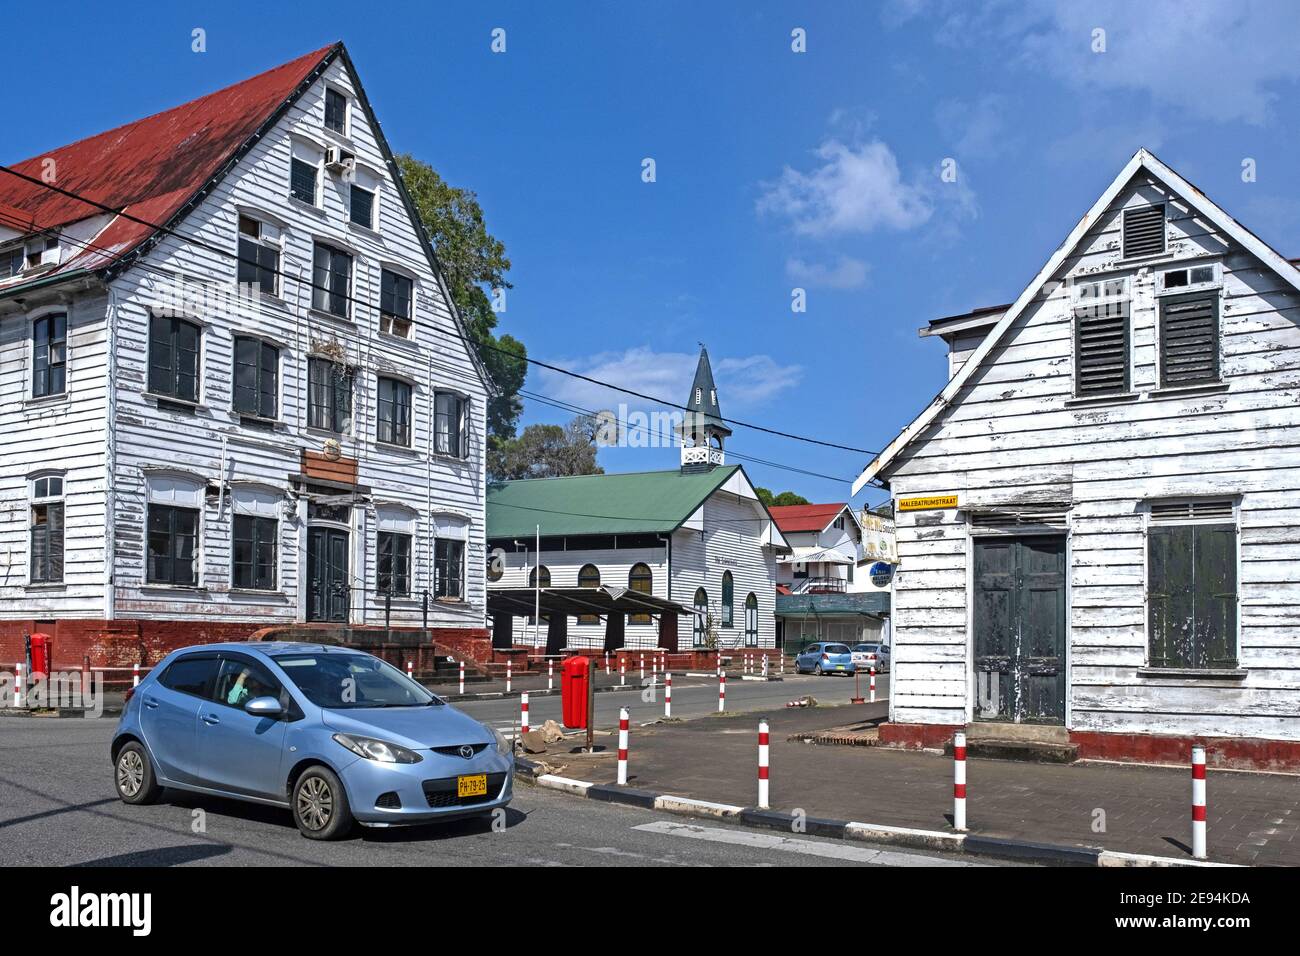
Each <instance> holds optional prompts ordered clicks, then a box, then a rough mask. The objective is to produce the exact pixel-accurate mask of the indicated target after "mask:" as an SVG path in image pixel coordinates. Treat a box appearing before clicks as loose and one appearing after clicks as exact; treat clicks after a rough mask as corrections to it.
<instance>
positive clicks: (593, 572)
mask: <svg viewBox="0 0 1300 956" xmlns="http://www.w3.org/2000/svg"><path fill="white" fill-rule="evenodd" d="M578 587H580V588H598V587H600V568H598V567H596V565H594V564H590V563H588V564H584V565H583V566H582V567H581V568H579V569H578ZM578 623H579V624H599V623H600V615H599V614H579V615H578Z"/></svg>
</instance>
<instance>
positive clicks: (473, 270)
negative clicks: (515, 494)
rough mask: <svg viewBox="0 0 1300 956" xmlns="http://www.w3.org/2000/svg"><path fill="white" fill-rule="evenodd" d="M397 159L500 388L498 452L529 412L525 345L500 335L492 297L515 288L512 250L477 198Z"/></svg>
mask: <svg viewBox="0 0 1300 956" xmlns="http://www.w3.org/2000/svg"><path fill="white" fill-rule="evenodd" d="M396 159H397V165H398V168H400V169H401V171H402V179H403V181H404V182H405V183H406V189H407V191H408V192H409V193H410V194H411V199H412V200H414V202H415V209H416V212H417V213H419V216H420V220H421V222H422V223H423V224H424V228H425V230H426V231H427V232H428V234H429V240H430V241H431V242H432V243H433V251H434V253H435V255H437V257H438V262H439V263H440V264H441V265H442V270H443V273H444V274H445V275H446V278H447V285H448V286H449V289H448V291H449V292H450V294H451V298H452V301H453V302H455V304H456V309H457V310H458V311H459V312H460V315H461V318H462V319H464V320H465V325H466V326H467V327H468V329H469V334H470V340H471V341H472V342H473V344H474V348H475V350H476V351H477V352H478V357H479V360H480V361H481V362H482V363H483V366H484V367H485V368H486V369H487V371H488V374H489V375H491V376H492V381H493V383H494V384H495V385H496V388H497V391H498V394H497V395H496V397H494V398H492V399H491V400H490V401H489V402H488V408H487V424H488V448H489V449H491V448H494V447H497V446H499V445H500V444H501V443H502V442H504V441H508V440H510V439H512V438H514V437H515V432H516V429H517V427H518V425H519V415H520V413H521V412H522V411H523V401H522V400H521V399H520V398H519V390H520V389H521V388H523V385H524V377H525V375H526V374H527V372H528V363H527V361H525V359H526V357H527V355H528V352H527V350H526V349H525V348H524V344H523V343H522V342H520V341H519V340H518V339H516V338H515V337H514V336H512V335H500V336H498V335H497V334H496V333H495V331H494V329H496V325H497V313H496V312H494V311H493V309H492V300H491V298H490V297H489V293H490V292H491V291H492V290H497V289H501V290H505V289H509V288H511V285H510V283H509V282H508V281H506V277H505V276H506V273H507V272H509V271H510V259H509V258H507V256H506V247H505V245H504V244H503V243H502V242H501V241H500V240H499V239H496V238H495V237H493V236H492V234H491V233H489V232H488V231H487V226H486V224H485V223H484V222H483V209H482V207H481V206H479V203H478V197H477V196H476V195H475V194H474V193H473V192H471V191H470V190H468V189H459V188H457V187H455V186H452V185H449V184H448V183H447V181H446V180H444V179H443V178H442V177H441V176H439V175H438V173H437V172H436V171H435V170H434V169H433V167H432V166H430V165H429V164H427V163H423V162H420V160H418V159H416V158H415V157H413V156H411V155H409V154H406V153H401V154H399V155H398V156H397V157H396ZM497 349H501V350H503V351H504V352H505V353H508V354H502V352H499V351H497Z"/></svg>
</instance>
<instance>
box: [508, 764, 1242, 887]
mask: <svg viewBox="0 0 1300 956" xmlns="http://www.w3.org/2000/svg"><path fill="white" fill-rule="evenodd" d="M515 768H516V770H515V772H516V776H517V777H518V776H522V777H523V778H524V779H525V780H527V781H528V782H529V783H532V784H535V785H536V786H539V787H545V788H547V789H550V790H558V791H560V792H562V793H568V794H573V795H575V796H580V797H586V798H587V799H590V800H602V801H604V802H606V803H621V804H625V805H628V806H634V807H641V808H642V809H646V810H659V811H662V812H665V813H673V814H677V815H679V816H686V817H696V818H704V819H714V820H727V821H730V822H732V823H739V824H740V825H742V826H747V827H753V828H756V829H765V830H782V831H784V832H786V833H789V832H791V831H792V830H793V824H794V821H795V815H794V814H793V813H789V812H786V811H782V810H760V809H758V808H757V807H741V806H735V805H733V804H728V803H712V802H710V801H707V800H697V799H694V798H692V797H680V796H674V795H671V794H664V793H654V792H652V791H649V790H640V789H637V788H635V787H620V786H618V785H616V784H611V783H589V782H588V781H585V780H573V779H571V778H568V777H559V776H556V775H555V774H541V775H538V774H537V773H536V771H537V770H538V769H539V768H538V765H537V764H536V763H534V762H533V761H531V760H528V759H527V758H524V757H516V758H515ZM801 824H802V827H803V829H802V830H801V831H800V833H801V834H807V835H808V836H820V837H829V838H831V839H837V840H861V841H864V842H870V843H886V844H890V845H893V846H902V847H910V848H912V849H918V850H942V851H945V852H950V853H952V852H956V853H966V854H970V855H971V856H987V857H993V858H997V859H1003V860H1018V861H1022V862H1027V863H1028V862H1034V863H1057V864H1063V865H1066V866H1091V867H1139V866H1143V867H1183V866H1186V867H1234V868H1235V867H1237V866H1238V865H1239V864H1236V863H1213V862H1209V861H1206V860H1192V859H1180V858H1178V857H1170V856H1153V855H1150V854H1146V853H1127V852H1124V851H1121V850H1104V849H1102V848H1101V847H1084V846H1062V845H1059V844H1055V843H1035V842H1033V841H1030V840H1011V839H1004V838H1001V837H986V836H976V835H973V834H968V833H949V832H945V831H943V830H919V829H913V828H910V827H895V826H886V825H884V824H874V823H856V822H853V821H850V820H832V819H828V818H825V817H812V816H804V817H802V818H801Z"/></svg>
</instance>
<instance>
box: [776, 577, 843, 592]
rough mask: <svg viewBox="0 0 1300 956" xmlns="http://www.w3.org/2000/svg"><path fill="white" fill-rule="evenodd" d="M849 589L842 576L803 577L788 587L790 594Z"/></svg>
mask: <svg viewBox="0 0 1300 956" xmlns="http://www.w3.org/2000/svg"><path fill="white" fill-rule="evenodd" d="M848 589H849V585H848V581H846V580H845V579H844V578H804V579H802V580H800V581H796V582H795V583H794V584H793V585H791V587H790V593H791V594H843V593H844V592H845V591H847V590H848Z"/></svg>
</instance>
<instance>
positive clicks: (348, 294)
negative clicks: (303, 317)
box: [311, 242, 355, 320]
mask: <svg viewBox="0 0 1300 956" xmlns="http://www.w3.org/2000/svg"><path fill="white" fill-rule="evenodd" d="M322 255H324V256H325V257H326V260H325V261H324V262H322V261H321V257H322ZM340 265H343V266H345V268H342V269H340V268H339V267H340ZM354 267H355V260H354V257H353V255H352V253H350V252H348V251H347V250H346V249H340V248H339V247H338V246H333V245H330V244H329V243H328V242H316V243H314V244H313V245H312V253H311V307H312V309H313V310H315V311H316V312H324V313H325V314H326V315H332V316H334V317H335V318H339V319H349V320H350V319H351V318H352V275H353V269H354ZM340 286H341V287H342V288H340Z"/></svg>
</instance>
